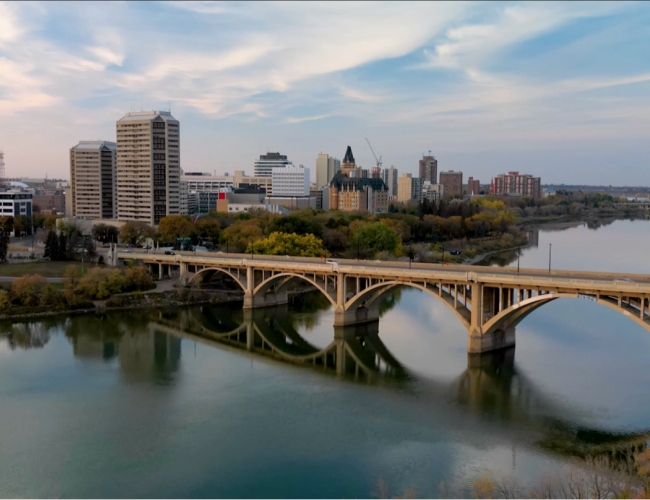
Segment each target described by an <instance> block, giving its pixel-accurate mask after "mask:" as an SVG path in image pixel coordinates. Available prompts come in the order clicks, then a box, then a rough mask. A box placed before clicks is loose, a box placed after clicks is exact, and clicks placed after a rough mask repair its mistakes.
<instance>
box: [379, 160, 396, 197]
mask: <svg viewBox="0 0 650 500" xmlns="http://www.w3.org/2000/svg"><path fill="white" fill-rule="evenodd" d="M382 178H383V179H384V183H385V184H386V185H387V186H388V196H390V197H391V198H393V197H396V196H397V169H396V168H395V167H394V166H393V165H391V166H390V168H385V169H384V170H383V171H382Z"/></svg>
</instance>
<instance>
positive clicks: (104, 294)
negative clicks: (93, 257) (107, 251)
mask: <svg viewBox="0 0 650 500" xmlns="http://www.w3.org/2000/svg"><path fill="white" fill-rule="evenodd" d="M125 285H126V280H125V278H124V275H123V274H122V273H121V272H120V270H119V269H113V270H110V269H102V268H99V267H95V268H93V269H91V270H90V271H88V273H87V274H86V275H85V276H84V277H83V278H81V279H80V280H79V283H78V284H77V292H78V293H79V294H81V295H82V296H83V297H85V298H87V299H106V298H108V297H110V296H111V295H113V294H116V293H120V292H122V291H123V290H124V287H125Z"/></svg>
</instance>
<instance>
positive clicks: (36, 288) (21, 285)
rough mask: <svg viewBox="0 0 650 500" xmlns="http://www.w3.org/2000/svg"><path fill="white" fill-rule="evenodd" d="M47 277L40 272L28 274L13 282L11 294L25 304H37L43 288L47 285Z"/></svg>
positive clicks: (15, 299)
mask: <svg viewBox="0 0 650 500" xmlns="http://www.w3.org/2000/svg"><path fill="white" fill-rule="evenodd" d="M45 285H46V283H45V278H43V276H40V275H38V274H26V275H24V276H21V277H20V278H18V279H16V280H14V282H13V283H12V284H11V296H12V298H13V300H14V301H16V302H18V303H19V304H21V305H23V306H35V305H38V303H39V302H40V294H41V290H42V289H43V288H44V287H45Z"/></svg>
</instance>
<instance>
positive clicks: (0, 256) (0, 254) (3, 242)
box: [0, 227, 9, 262]
mask: <svg viewBox="0 0 650 500" xmlns="http://www.w3.org/2000/svg"><path fill="white" fill-rule="evenodd" d="M8 247H9V233H8V232H7V231H6V229H5V228H4V227H0V261H2V262H6V261H7V248H8Z"/></svg>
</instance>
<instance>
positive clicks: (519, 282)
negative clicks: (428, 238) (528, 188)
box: [109, 248, 650, 353]
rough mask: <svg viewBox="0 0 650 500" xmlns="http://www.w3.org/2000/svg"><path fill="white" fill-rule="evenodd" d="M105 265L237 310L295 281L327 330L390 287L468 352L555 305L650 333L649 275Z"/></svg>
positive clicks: (209, 262)
mask: <svg viewBox="0 0 650 500" xmlns="http://www.w3.org/2000/svg"><path fill="white" fill-rule="evenodd" d="M109 261H111V262H112V263H114V264H117V265H119V264H120V263H125V262H127V261H140V262H142V263H143V264H145V265H147V266H149V267H150V269H151V271H152V273H154V274H158V277H159V278H161V279H162V278H164V277H177V278H178V279H179V282H180V283H181V284H182V285H185V286H200V285H202V284H208V283H219V284H226V283H230V284H231V285H233V286H236V287H239V288H240V289H241V290H242V291H243V292H244V308H245V309H253V308H258V307H265V306H274V305H279V304H284V303H286V302H287V300H288V298H287V292H288V289H289V288H290V286H292V285H293V284H295V283H296V282H297V281H303V282H307V283H309V284H311V285H312V286H314V287H315V288H316V289H317V290H319V291H320V292H321V293H323V294H324V295H325V296H326V297H327V298H328V299H329V301H330V302H331V303H332V306H333V307H334V312H335V314H334V326H347V325H352V324H362V323H367V322H373V321H377V320H378V319H379V303H380V299H381V297H382V296H383V295H384V294H386V293H387V292H388V291H389V290H390V289H391V288H393V287H395V286H411V287H414V288H418V289H420V290H424V291H426V292H428V293H430V294H431V295H433V296H434V297H436V298H438V299H440V300H441V301H442V302H443V303H444V304H445V305H446V306H447V307H449V308H450V309H451V310H452V311H453V312H454V314H455V315H456V316H457V317H458V319H459V320H460V321H461V322H462V323H463V325H464V326H465V327H466V328H467V332H468V352H469V353H483V352H488V351H492V350H496V349H502V348H506V347H510V346H514V344H515V328H516V326H517V324H518V323H519V322H520V321H521V320H523V319H524V318H525V317H526V316H527V315H528V314H530V313H531V312H532V311H534V310H536V309H537V308H539V307H540V306H542V305H544V304H547V303H549V302H550V301H552V300H556V299H558V298H563V297H566V298H582V299H586V300H591V301H594V302H598V303H600V304H603V305H605V306H608V307H610V308H612V309H614V310H616V311H618V312H620V313H622V314H624V315H625V316H627V317H629V318H630V319H632V320H633V321H635V322H636V323H637V324H639V325H641V326H643V327H644V328H645V329H646V330H648V331H649V332H650V275H647V274H621V273H604V272H586V271H567V270H553V271H551V272H549V271H548V270H542V269H520V270H517V269H516V268H495V267H482V266H466V265H442V264H421V263H412V264H410V265H409V263H408V262H394V261H392V262H380V261H366V260H361V261H356V260H348V259H336V260H335V261H326V260H323V259H314V258H305V257H286V256H267V255H265V256H261V255H251V254H223V253H216V254H215V253H196V254H195V253H193V252H178V253H176V254H175V255H164V254H160V253H158V254H154V253H147V252H146V251H142V250H140V251H130V252H124V251H119V250H117V249H115V248H112V249H111V251H110V252H109Z"/></svg>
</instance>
